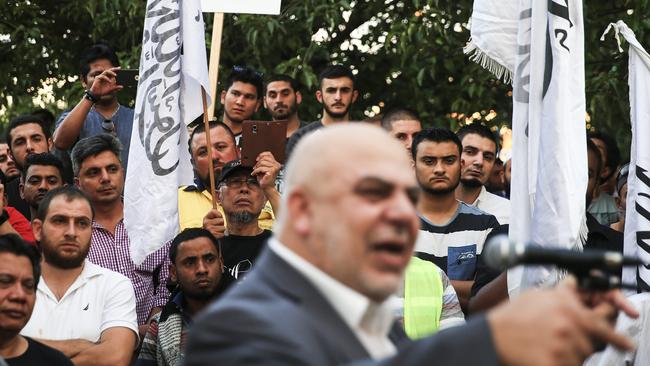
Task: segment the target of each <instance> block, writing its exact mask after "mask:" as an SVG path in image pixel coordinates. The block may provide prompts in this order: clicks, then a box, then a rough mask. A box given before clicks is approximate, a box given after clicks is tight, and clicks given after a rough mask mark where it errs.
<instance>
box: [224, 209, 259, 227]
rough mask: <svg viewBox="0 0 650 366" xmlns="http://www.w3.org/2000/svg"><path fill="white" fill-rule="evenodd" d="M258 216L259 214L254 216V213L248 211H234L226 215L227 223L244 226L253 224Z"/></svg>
mask: <svg viewBox="0 0 650 366" xmlns="http://www.w3.org/2000/svg"><path fill="white" fill-rule="evenodd" d="M259 216H260V212H258V213H257V215H255V213H253V212H250V211H235V212H231V213H230V214H229V215H228V221H230V222H232V223H233V224H239V225H246V224H250V223H251V222H253V221H254V220H255V219H256V218H257V217H259Z"/></svg>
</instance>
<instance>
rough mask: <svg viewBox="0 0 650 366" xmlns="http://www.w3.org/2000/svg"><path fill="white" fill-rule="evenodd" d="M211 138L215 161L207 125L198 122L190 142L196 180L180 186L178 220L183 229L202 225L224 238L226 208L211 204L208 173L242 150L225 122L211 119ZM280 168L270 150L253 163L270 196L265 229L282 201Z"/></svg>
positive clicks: (263, 216) (264, 212) (263, 222)
mask: <svg viewBox="0 0 650 366" xmlns="http://www.w3.org/2000/svg"><path fill="white" fill-rule="evenodd" d="M210 142H211V143H212V165H210V156H209V155H208V144H207V134H206V132H205V125H204V124H202V123H201V124H199V125H198V126H197V127H196V128H195V129H194V130H193V131H192V133H191V134H190V139H189V141H188V146H189V150H190V156H191V159H192V166H193V167H194V184H193V185H189V186H183V187H180V188H179V189H178V221H179V226H180V230H181V231H182V230H185V229H187V228H190V227H203V228H205V229H207V230H210V232H211V233H212V234H213V235H214V236H216V237H217V238H221V237H222V236H223V233H224V232H225V229H226V226H225V222H224V214H223V208H221V206H217V208H216V209H214V208H212V194H211V193H210V188H209V187H210V181H209V178H208V174H209V172H210V169H214V170H216V171H217V172H219V171H220V170H221V169H222V168H223V166H224V164H225V163H227V162H229V161H232V160H236V159H239V150H238V149H237V146H236V144H235V136H234V134H233V133H232V131H230V128H229V127H228V126H227V125H225V124H224V123H222V122H218V121H212V122H210ZM279 170H280V164H279V163H278V162H277V161H275V159H274V158H273V155H272V154H271V153H269V152H264V153H261V154H260V156H259V157H258V162H257V164H256V166H255V167H254V171H255V173H256V175H258V176H260V179H261V180H262V181H263V187H264V191H265V195H266V198H267V199H268V200H269V204H267V205H266V206H265V208H264V209H263V210H262V213H261V214H260V217H259V220H260V226H261V227H262V228H264V229H271V227H272V226H273V219H274V215H273V210H274V209H275V208H277V207H278V205H279V203H278V202H279V200H280V193H279V192H278V191H277V189H276V188H275V185H274V184H275V179H276V178H277V175H278V171H279ZM217 175H218V174H217ZM216 178H217V179H218V177H216Z"/></svg>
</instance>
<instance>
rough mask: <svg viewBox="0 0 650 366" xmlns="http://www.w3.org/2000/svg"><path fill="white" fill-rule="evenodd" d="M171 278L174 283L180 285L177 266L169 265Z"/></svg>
mask: <svg viewBox="0 0 650 366" xmlns="http://www.w3.org/2000/svg"><path fill="white" fill-rule="evenodd" d="M169 278H170V279H171V280H172V282H174V283H176V284H177V285H178V274H177V273H176V266H175V265H173V264H171V263H170V264H169Z"/></svg>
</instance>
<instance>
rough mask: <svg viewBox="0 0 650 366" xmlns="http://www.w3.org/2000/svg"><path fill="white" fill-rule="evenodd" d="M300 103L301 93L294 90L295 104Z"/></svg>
mask: <svg viewBox="0 0 650 366" xmlns="http://www.w3.org/2000/svg"><path fill="white" fill-rule="evenodd" d="M316 93H318V92H316ZM300 103H302V94H300V92H296V105H299V104H300Z"/></svg>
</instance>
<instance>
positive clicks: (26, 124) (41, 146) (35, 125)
mask: <svg viewBox="0 0 650 366" xmlns="http://www.w3.org/2000/svg"><path fill="white" fill-rule="evenodd" d="M6 140H7V144H9V152H10V153H11V158H12V159H13V160H14V162H15V163H16V167H18V170H20V171H22V169H23V168H24V166H25V160H26V159H27V156H29V155H32V154H39V153H44V152H48V151H50V149H51V148H52V138H51V136H50V131H49V130H48V129H47V127H46V125H45V122H43V121H42V120H41V119H40V118H39V117H37V116H32V115H21V116H18V117H16V118H13V119H12V120H11V121H9V126H7V133H6ZM19 185H20V179H14V180H12V181H10V182H8V184H7V186H6V187H5V191H6V192H7V200H8V203H9V206H11V207H14V208H16V209H17V210H18V211H20V213H21V214H23V216H25V217H26V218H27V219H30V218H31V217H30V210H29V205H28V204H27V202H25V200H23V199H22V198H21V197H20V187H19Z"/></svg>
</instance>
